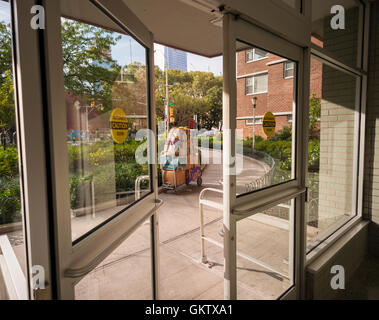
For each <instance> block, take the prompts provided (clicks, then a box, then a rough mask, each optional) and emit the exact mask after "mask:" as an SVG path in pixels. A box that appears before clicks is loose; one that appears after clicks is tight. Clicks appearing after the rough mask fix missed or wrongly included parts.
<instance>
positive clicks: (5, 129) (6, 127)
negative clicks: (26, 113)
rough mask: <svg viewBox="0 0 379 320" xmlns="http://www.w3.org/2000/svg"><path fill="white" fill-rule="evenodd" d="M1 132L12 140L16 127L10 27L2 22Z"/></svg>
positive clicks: (0, 38) (0, 25) (0, 34)
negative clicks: (12, 133) (12, 132)
mask: <svg viewBox="0 0 379 320" xmlns="http://www.w3.org/2000/svg"><path fill="white" fill-rule="evenodd" d="M0 57H1V58H0V132H1V133H2V134H5V135H6V136H7V137H8V140H9V139H10V138H11V131H12V129H14V125H15V109H14V96H13V76H12V43H11V31H10V26H9V25H6V24H4V23H1V22H0Z"/></svg>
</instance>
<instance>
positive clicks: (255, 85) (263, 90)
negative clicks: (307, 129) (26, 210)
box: [237, 39, 322, 138]
mask: <svg viewBox="0 0 379 320" xmlns="http://www.w3.org/2000/svg"><path fill="white" fill-rule="evenodd" d="M314 41H317V40H316V39H314ZM295 75H296V68H295V63H294V62H292V61H290V60H287V59H286V58H283V57H280V56H277V55H275V54H273V53H269V52H266V51H263V50H261V49H257V48H249V49H247V50H244V51H240V52H238V53H237V129H243V136H244V138H246V137H251V136H252V135H253V104H252V99H253V97H256V98H257V102H256V103H257V104H256V109H255V134H256V135H260V136H262V137H266V135H265V134H264V132H263V128H262V119H263V116H264V114H265V113H266V112H269V111H270V112H272V113H273V114H274V116H275V120H276V132H278V131H280V130H281V129H282V128H283V127H284V126H291V124H292V116H293V97H294V94H295V90H294V89H295V86H294V80H295ZM321 91H322V63H321V62H319V61H317V60H312V63H311V82H310V92H311V94H315V96H316V97H318V98H321Z"/></svg>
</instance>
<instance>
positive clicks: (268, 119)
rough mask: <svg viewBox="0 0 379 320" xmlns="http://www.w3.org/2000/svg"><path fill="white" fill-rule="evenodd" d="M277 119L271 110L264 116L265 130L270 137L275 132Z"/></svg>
mask: <svg viewBox="0 0 379 320" xmlns="http://www.w3.org/2000/svg"><path fill="white" fill-rule="evenodd" d="M275 127H276V121H275V116H274V115H273V114H272V113H271V112H266V113H265V115H264V117H263V131H264V133H265V134H266V136H267V137H268V138H269V137H271V136H272V135H273V134H274V133H275Z"/></svg>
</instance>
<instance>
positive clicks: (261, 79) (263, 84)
mask: <svg viewBox="0 0 379 320" xmlns="http://www.w3.org/2000/svg"><path fill="white" fill-rule="evenodd" d="M267 85H268V79H267V74H262V75H259V76H255V77H254V93H259V92H266V91H267Z"/></svg>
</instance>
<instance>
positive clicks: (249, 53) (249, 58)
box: [246, 50, 254, 62]
mask: <svg viewBox="0 0 379 320" xmlns="http://www.w3.org/2000/svg"><path fill="white" fill-rule="evenodd" d="M253 59H254V50H249V51H246V62H250V61H253Z"/></svg>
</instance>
